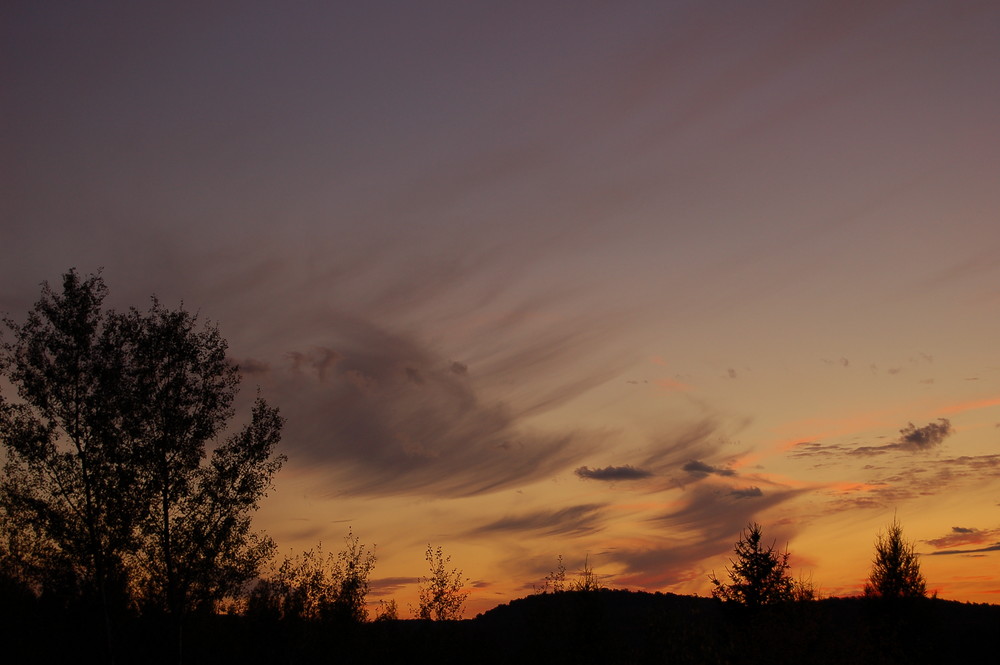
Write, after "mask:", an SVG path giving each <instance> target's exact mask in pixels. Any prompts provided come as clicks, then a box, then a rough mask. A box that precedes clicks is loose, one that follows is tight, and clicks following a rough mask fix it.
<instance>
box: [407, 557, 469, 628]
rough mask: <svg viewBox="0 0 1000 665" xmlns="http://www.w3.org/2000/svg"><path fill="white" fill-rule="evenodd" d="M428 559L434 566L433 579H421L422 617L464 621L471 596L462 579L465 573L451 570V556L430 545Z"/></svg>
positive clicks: (418, 612) (418, 614)
mask: <svg viewBox="0 0 1000 665" xmlns="http://www.w3.org/2000/svg"><path fill="white" fill-rule="evenodd" d="M424 559H425V560H426V561H427V563H428V564H429V565H430V567H431V574H430V577H422V578H420V586H419V588H418V591H417V593H418V597H419V603H420V604H419V606H418V608H417V616H418V618H420V619H434V620H436V621H448V620H454V619H461V618H462V610H463V609H464V608H465V600H466V598H467V597H468V596H469V592H467V591H462V589H463V588H464V587H465V583H466V582H467V581H468V580H465V579H463V578H462V571H461V570H459V569H458V568H453V569H451V570H448V564H449V563H450V562H451V557H450V556H448V557H446V556H444V554H443V552H442V551H441V547H437V548H436V549H435V548H433V547H431V546H430V544H428V545H427V553H426V554H425V555H424Z"/></svg>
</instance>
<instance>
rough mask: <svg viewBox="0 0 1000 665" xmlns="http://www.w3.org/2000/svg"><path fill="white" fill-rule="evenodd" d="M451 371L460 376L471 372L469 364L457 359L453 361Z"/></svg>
mask: <svg viewBox="0 0 1000 665" xmlns="http://www.w3.org/2000/svg"><path fill="white" fill-rule="evenodd" d="M451 373H452V374H457V375H459V376H465V375H466V374H468V373H469V366H468V365H466V364H465V363H460V362H458V361H457V360H456V361H454V362H452V363H451Z"/></svg>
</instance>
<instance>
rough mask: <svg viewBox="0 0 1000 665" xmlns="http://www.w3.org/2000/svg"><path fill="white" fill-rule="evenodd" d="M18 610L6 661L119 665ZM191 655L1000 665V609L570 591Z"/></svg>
mask: <svg viewBox="0 0 1000 665" xmlns="http://www.w3.org/2000/svg"><path fill="white" fill-rule="evenodd" d="M5 606H6V610H5V612H4V615H3V616H0V640H2V644H3V647H4V648H3V651H2V652H0V662H4V663H9V664H10V665H15V664H16V663H66V662H101V661H104V662H107V658H106V647H105V646H104V645H105V643H106V640H105V639H104V634H103V631H102V628H101V626H102V625H103V624H101V623H100V622H98V621H96V620H95V617H94V616H92V615H85V614H73V615H71V614H70V613H67V612H65V611H54V610H52V609H46V608H44V607H41V606H39V605H37V604H35V605H34V606H31V607H27V606H23V607H21V608H20V610H18V611H13V610H14V608H13V606H12V605H11V604H9V603H5ZM170 636H171V633H170V631H169V630H165V629H164V626H163V624H162V623H160V622H156V621H151V620H145V621H137V620H133V621H131V622H124V623H122V624H121V625H120V627H119V629H118V631H117V636H116V642H117V644H118V648H117V652H118V658H117V659H116V661H117V662H118V663H125V664H127V663H168V662H177V660H176V656H175V655H172V654H174V653H175V650H174V648H173V644H174V642H173V641H172V638H171V637H170ZM183 644H184V661H183V662H184V663H187V664H189V665H198V664H200V663H211V664H213V665H220V664H224V663H239V664H241V665H255V664H257V663H261V664H264V663H266V664H267V665H282V664H285V663H289V664H290V663H296V664H298V663H372V664H381V663H407V664H410V663H434V664H435V665H444V664H448V663H463V664H465V663H574V664H577V663H602V664H604V663H666V664H669V663H741V664H743V663H747V664H752V663H769V664H770V663H791V662H795V663H819V664H822V663H887V664H891V663H906V664H908V665H913V664H917V663H950V662H962V661H965V662H972V663H975V662H985V663H994V662H1000V661H998V651H1000V606H998V605H973V604H966V603H958V602H954V601H945V600H938V599H919V600H912V601H896V602H889V601H878V600H866V599H862V598H830V599H826V600H821V601H816V602H808V603H796V604H789V605H783V606H775V607H769V608H763V609H760V610H757V611H750V610H748V609H746V608H743V607H737V606H729V605H723V604H722V603H719V602H717V601H715V600H713V599H709V598H699V597H693V596H676V595H672V594H658V593H657V594H650V593H643V592H629V591H595V592H565V593H560V594H548V595H536V596H529V597H527V598H521V599H518V600H515V601H512V602H511V603H509V604H507V605H501V606H499V607H497V608H495V609H493V610H490V611H489V612H486V613H485V614H482V615H480V616H478V617H476V618H475V619H470V620H466V621H457V622H442V623H434V622H429V621H388V622H377V623H369V624H363V625H354V626H344V625H339V626H338V625H330V624H310V623H302V622H277V621H273V620H266V619H264V618H252V617H231V616H209V617H202V618H200V619H192V620H191V621H190V622H189V625H188V626H187V627H186V628H185V631H184V638H183ZM90 655H94V656H96V658H90V657H88V656H90Z"/></svg>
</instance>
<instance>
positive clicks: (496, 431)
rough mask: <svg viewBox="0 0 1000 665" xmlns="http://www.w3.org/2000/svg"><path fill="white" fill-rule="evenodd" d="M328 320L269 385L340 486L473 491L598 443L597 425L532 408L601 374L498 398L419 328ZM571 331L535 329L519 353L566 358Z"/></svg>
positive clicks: (297, 450) (298, 437)
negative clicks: (550, 421) (561, 423)
mask: <svg viewBox="0 0 1000 665" xmlns="http://www.w3.org/2000/svg"><path fill="white" fill-rule="evenodd" d="M325 321H326V323H327V324H328V326H329V329H330V331H331V332H330V335H331V341H330V342H328V343H327V344H326V345H324V346H316V347H312V348H311V349H310V350H308V351H293V352H290V353H288V354H286V356H285V358H286V364H285V365H284V366H283V367H282V366H279V367H277V368H272V371H271V372H270V375H269V379H270V381H269V383H270V385H268V386H266V390H267V397H268V400H269V401H273V402H274V403H275V404H278V405H280V407H281V409H282V414H283V415H285V416H286V417H287V419H288V420H287V422H288V424H287V426H286V431H285V436H284V440H283V442H282V443H283V446H284V449H285V452H286V454H288V456H289V458H290V460H291V463H292V464H300V465H302V466H303V468H307V469H310V470H311V471H316V472H322V473H327V474H329V477H330V478H331V480H330V481H329V482H328V487H329V490H328V492H329V494H330V495H336V494H348V495H393V494H411V495H412V494H420V495H430V496H452V497H457V496H471V495H475V494H482V493H487V492H493V491H498V490H501V489H509V488H511V487H514V486H517V485H522V484H526V483H530V482H533V481H536V480H539V479H541V478H545V477H549V476H552V475H556V474H558V473H560V472H562V471H564V470H565V469H567V468H573V466H574V465H578V464H579V463H580V462H582V461H583V459H584V458H585V457H586V456H588V455H590V454H591V453H592V452H593V451H594V450H595V449H596V447H597V443H598V438H597V434H596V433H594V434H588V433H581V432H574V431H570V430H561V431H538V430H536V429H533V428H530V427H528V426H526V425H525V424H524V420H525V419H526V418H527V416H528V415H529V414H530V415H537V414H539V413H545V412H546V411H547V410H548V409H549V408H551V407H552V406H553V405H558V404H561V403H562V401H564V400H566V399H572V398H573V397H575V396H577V395H579V394H581V393H582V392H585V391H586V390H588V389H589V388H591V387H593V386H594V385H597V384H599V383H600V382H601V381H602V379H601V378H600V377H595V376H593V375H588V376H587V377H585V378H583V379H580V378H578V379H577V380H576V381H575V382H573V383H570V384H569V385H566V384H563V385H560V386H557V387H556V388H553V389H552V390H550V391H549V392H547V393H544V394H542V395H540V396H536V397H535V398H534V399H522V400H521V401H520V402H519V403H512V402H503V401H498V400H496V399H495V398H488V397H485V396H484V394H483V392H482V391H481V390H480V389H479V384H478V383H477V382H476V381H470V377H468V376H465V375H462V374H460V373H457V372H455V371H454V364H453V362H451V361H448V360H446V359H445V358H444V357H442V356H440V355H439V354H437V353H436V352H435V351H434V350H433V349H432V348H430V347H429V346H428V345H426V344H424V343H423V342H422V340H421V339H420V338H419V337H418V336H416V335H415V334H410V333H401V332H396V331H393V330H391V329H388V328H387V327H383V326H378V325H375V324H373V323H372V322H371V321H369V320H367V319H365V318H361V317H358V316H348V315H343V314H333V313H328V314H327V315H326V316H325ZM564 341H565V340H564V339H563V338H562V337H559V336H557V338H556V339H554V340H552V346H551V347H549V348H544V345H543V344H542V342H541V341H538V340H536V341H535V342H534V345H533V351H532V353H528V352H527V351H525V350H524V349H520V350H519V352H518V353H519V355H520V356H521V357H522V359H523V360H524V362H526V363H528V366H529V367H531V368H532V369H534V367H532V366H531V365H530V363H531V362H532V361H533V359H534V358H535V356H534V355H532V354H543V353H544V354H545V355H547V356H549V357H550V358H559V357H561V356H560V355H559V354H560V353H561V352H562V349H563V348H564V347H563V346H560V344H561V343H562V342H564ZM332 349H336V352H334V351H332ZM525 354H527V355H525ZM561 358H562V360H565V357H561ZM491 371H493V372H497V371H499V370H498V369H496V368H494V369H493V370H491ZM476 378H477V379H478V378H479V377H478V376H477V377H476Z"/></svg>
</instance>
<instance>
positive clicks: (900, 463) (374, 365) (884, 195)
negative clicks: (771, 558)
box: [0, 0, 1000, 616]
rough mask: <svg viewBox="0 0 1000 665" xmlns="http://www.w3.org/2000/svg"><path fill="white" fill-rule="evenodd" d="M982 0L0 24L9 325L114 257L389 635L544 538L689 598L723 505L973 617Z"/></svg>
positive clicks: (828, 558) (123, 280)
mask: <svg viewBox="0 0 1000 665" xmlns="http://www.w3.org/2000/svg"><path fill="white" fill-rule="evenodd" d="M998 71H1000V5H997V4H996V3H992V2H988V1H983V2H977V1H968V2H966V1H962V0H958V1H955V2H948V3H944V2H930V1H923V0H914V1H910V2H891V1H888V0H885V1H879V2H852V1H814V2H797V1H791V0H788V1H781V2H777V1H767V0H764V1H761V2H754V3H745V2H737V1H733V2H726V1H721V0H709V1H694V0H691V1H687V2H685V1H676V2H675V1H670V0H660V1H658V2H617V3H605V2H589V1H585V0H584V1H577V2H541V3H538V2H503V3H501V2H425V3H407V2H381V1H378V0H374V1H366V2H336V3H331V2H319V1H315V2H314V1H308V0H304V1H300V2H268V1H264V0H244V1H241V2H235V1H233V2H213V1H211V0H209V1H205V0H200V1H199V2H143V3H134V2H97V3H79V2H68V1H65V2H63V1H58V0H56V1H52V2H45V3H38V2H28V1H21V0H12V1H9V2H4V3H3V5H2V7H0V312H2V313H4V314H5V315H7V316H11V317H12V318H14V319H15V320H21V319H22V318H23V316H24V314H25V313H26V312H27V310H28V309H29V308H30V307H31V305H32V303H33V302H34V301H35V300H36V299H37V298H38V295H39V292H40V284H41V283H42V282H43V281H46V280H48V281H50V282H52V283H58V280H59V279H60V276H61V275H62V273H64V272H65V271H67V270H68V269H70V268H72V267H75V268H77V269H78V270H79V271H80V272H82V273H84V274H87V273H92V272H96V271H97V270H99V269H103V273H102V274H103V277H104V279H105V281H106V283H107V285H108V286H109V288H110V296H109V298H108V301H107V303H108V304H109V306H113V307H116V308H127V307H128V306H130V305H138V306H140V307H141V306H143V305H144V304H145V303H148V302H149V300H148V299H149V297H150V296H151V295H153V294H155V295H156V296H157V297H158V298H159V299H160V300H161V301H162V302H163V303H164V304H165V305H167V306H170V307H180V306H183V307H185V308H187V309H189V310H191V311H194V312H197V313H198V314H199V316H200V317H201V318H202V319H203V320H205V321H209V322H213V323H215V324H217V325H218V326H219V328H220V331H221V333H222V334H223V336H224V337H226V338H227V339H228V341H229V352H230V355H231V356H232V358H233V359H234V361H236V362H238V363H239V364H240V366H241V368H242V374H243V390H242V393H241V401H240V404H239V409H240V410H239V418H240V419H242V420H245V419H246V418H247V417H248V414H249V406H250V402H251V400H252V399H253V397H254V394H255V391H256V389H257V388H258V387H259V389H260V391H261V394H262V396H263V397H264V398H265V399H266V400H268V401H269V402H270V403H272V404H274V405H276V406H278V407H279V408H280V409H281V412H282V414H283V415H284V416H285V417H286V418H287V424H286V428H285V432H284V437H283V441H282V444H281V448H282V452H284V453H285V454H286V455H287V456H288V462H287V463H286V465H285V467H284V468H283V469H282V471H281V472H280V474H279V475H278V477H277V478H276V483H275V488H274V490H273V491H272V492H271V493H270V495H269V496H268V498H267V499H266V500H265V501H264V502H263V503H262V505H261V509H260V512H259V513H258V516H257V518H256V520H255V524H256V525H257V526H258V527H259V528H261V529H263V530H265V531H266V532H267V533H269V534H270V535H271V536H272V537H273V538H274V539H275V540H276V542H277V543H278V547H279V552H280V554H281V555H285V554H294V553H297V552H301V551H303V550H305V549H309V548H313V547H316V546H317V545H318V544H319V543H322V544H323V548H324V549H325V550H328V551H329V550H336V549H338V548H339V547H340V545H341V544H342V542H343V540H342V539H343V538H344V536H345V535H346V533H347V531H348V529H349V528H350V529H351V530H352V531H353V533H354V534H356V535H358V536H359V538H360V539H361V541H362V542H364V543H369V544H375V545H376V556H377V558H378V563H377V566H376V568H375V571H374V573H373V595H372V596H371V597H370V599H371V600H372V601H373V602H374V601H377V600H378V599H388V598H394V599H396V600H397V602H398V603H399V605H400V609H401V610H402V613H403V615H404V616H405V615H406V614H407V608H408V607H409V606H410V605H412V604H415V602H416V584H415V580H416V578H417V577H418V576H420V575H426V574H427V565H426V564H425V562H424V560H423V555H424V551H425V549H426V547H427V544H428V543H431V544H433V545H435V546H441V547H443V549H444V552H445V554H447V555H450V556H451V557H452V564H453V565H455V566H457V567H459V568H461V569H462V570H463V571H464V574H465V575H466V576H467V577H468V578H469V584H468V587H467V588H468V590H469V591H470V594H471V595H470V597H469V602H468V609H467V615H468V616H473V615H474V614H476V613H477V612H481V611H484V610H486V609H488V608H490V607H493V606H495V605H497V604H498V603H502V602H506V601H508V600H510V599H513V598H516V597H520V596H523V595H525V594H527V593H531V592H532V590H533V587H536V586H540V585H541V584H542V582H543V578H544V576H545V575H546V574H547V573H549V572H550V571H552V570H553V569H554V568H555V567H556V562H557V557H558V556H559V555H562V556H563V557H564V560H565V562H566V565H567V568H568V569H569V572H570V574H572V573H574V572H575V571H576V570H578V569H579V568H580V567H581V566H582V565H583V563H584V561H585V560H587V561H589V564H590V565H591V566H592V567H593V569H594V572H595V573H596V574H597V575H598V576H599V577H600V579H601V581H602V582H603V583H604V584H607V585H609V586H615V587H625V588H630V589H645V590H660V591H672V592H675V593H696V594H701V595H706V594H708V593H709V592H710V589H711V585H710V583H709V581H708V575H709V574H710V573H712V572H713V571H715V572H717V573H722V572H723V571H724V568H725V566H726V565H728V563H729V561H728V559H729V556H730V555H731V552H732V547H733V544H734V542H735V541H736V540H737V539H738V538H739V535H740V531H741V529H742V528H743V527H745V526H746V525H747V523H748V522H749V521H752V520H756V521H759V522H760V523H761V524H762V525H763V526H764V537H765V540H768V541H773V542H774V543H775V544H776V547H778V548H779V549H780V548H784V547H786V546H787V549H788V551H789V552H790V553H791V559H790V562H791V565H792V572H793V573H794V574H795V575H796V576H802V577H803V578H811V579H812V581H813V583H814V584H815V585H816V586H817V587H818V588H819V590H820V592H821V594H823V595H850V594H856V593H859V592H860V589H861V587H862V585H863V582H864V578H865V576H866V575H867V573H868V570H869V566H870V562H871V558H872V554H873V542H874V539H875V536H876V534H877V533H878V532H879V530H880V529H881V528H884V527H885V525H886V524H888V523H889V522H891V520H892V518H893V515H894V514H895V515H896V516H897V517H898V519H899V520H900V522H901V524H902V525H903V529H904V535H905V536H906V537H907V538H908V539H910V540H912V541H913V542H914V544H915V547H916V550H917V551H918V552H919V553H920V554H921V559H920V561H921V566H922V570H923V572H924V574H925V575H926V577H927V580H928V588H929V589H931V590H935V591H937V592H938V594H939V595H940V596H943V597H945V598H952V599H958V600H963V601H976V602H996V601H997V599H998V595H997V594H1000V565H998V564H1000V446H998V439H1000V347H998V344H997V340H998V339H1000V262H998V261H997V258H996V257H997V256H998V255H1000V187H998V186H997V183H998V182H1000V132H998V131H997V118H1000V86H998V85H997V72H998Z"/></svg>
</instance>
